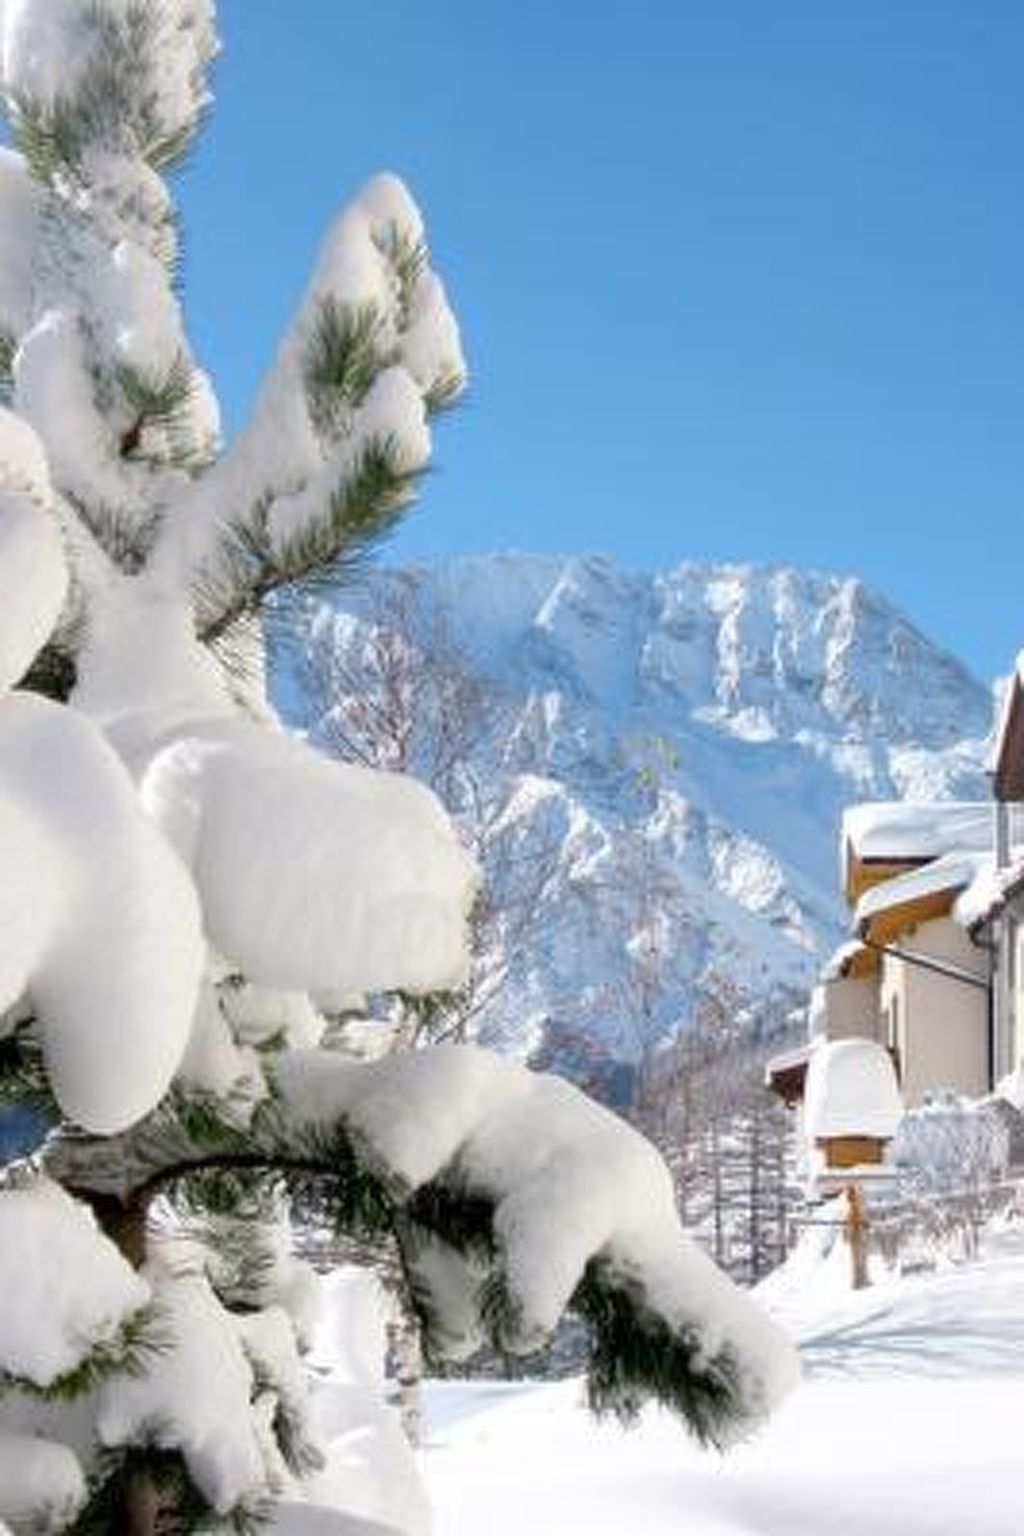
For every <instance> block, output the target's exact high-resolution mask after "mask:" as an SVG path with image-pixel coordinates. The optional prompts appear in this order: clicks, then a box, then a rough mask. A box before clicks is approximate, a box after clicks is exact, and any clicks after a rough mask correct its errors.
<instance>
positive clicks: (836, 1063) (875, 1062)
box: [804, 1039, 903, 1142]
mask: <svg viewBox="0 0 1024 1536" xmlns="http://www.w3.org/2000/svg"><path fill="white" fill-rule="evenodd" d="M902 1116H903V1101H902V1099H901V1098H900V1091H899V1088H898V1086H897V1083H896V1069H895V1068H894V1066H893V1064H892V1058H891V1057H890V1055H889V1053H888V1051H887V1050H886V1049H885V1047H884V1046H881V1045H879V1044H878V1043H877V1042H876V1041H874V1040H860V1039H849V1040H828V1041H826V1040H820V1041H819V1042H818V1043H817V1044H816V1045H815V1047H814V1050H813V1051H812V1052H811V1058H810V1062H809V1064H808V1067H807V1079H806V1082H805V1085H804V1124H805V1127H806V1133H807V1138H808V1140H809V1141H811V1142H816V1141H818V1140H820V1139H822V1138H824V1137H828V1136H878V1137H884V1138H889V1137H891V1136H892V1135H893V1134H894V1133H895V1131H896V1127H897V1125H898V1124H899V1122H900V1120H901V1118H902Z"/></svg>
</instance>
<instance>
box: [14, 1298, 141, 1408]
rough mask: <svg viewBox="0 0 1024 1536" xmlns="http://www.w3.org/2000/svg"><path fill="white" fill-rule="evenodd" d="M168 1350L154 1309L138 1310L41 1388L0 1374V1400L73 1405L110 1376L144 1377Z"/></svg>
mask: <svg viewBox="0 0 1024 1536" xmlns="http://www.w3.org/2000/svg"><path fill="white" fill-rule="evenodd" d="M169 1347H170V1341H169V1339H168V1338H167V1336H166V1335H165V1334H164V1333H162V1332H161V1328H160V1314H159V1311H158V1309H157V1308H156V1307H154V1306H148V1307H141V1308H140V1309H139V1311H138V1312H133V1313H132V1315H131V1317H128V1318H126V1319H125V1320H124V1322H123V1323H122V1324H121V1326H120V1327H119V1328H118V1330H117V1332H116V1334H115V1335H114V1337H113V1338H111V1339H108V1340H106V1341H105V1342H104V1343H102V1344H97V1345H96V1346H95V1348H93V1349H92V1350H90V1352H89V1353H88V1354H87V1355H86V1356H85V1358H84V1359H83V1360H81V1361H80V1362H79V1364H78V1365H76V1366H74V1367H73V1368H72V1369H71V1370H69V1371H65V1372H63V1374H62V1375H60V1376H58V1377H56V1378H55V1379H54V1380H53V1381H51V1382H50V1383H49V1384H48V1385H47V1386H45V1387H43V1386H40V1385H39V1383H38V1382H35V1381H33V1380H32V1379H31V1377H28V1376H16V1375H14V1374H12V1373H10V1372H7V1371H0V1397H2V1396H3V1395H4V1394H5V1393H7V1392H20V1393H23V1394H25V1395H26V1396H29V1397H34V1398H37V1399H39V1400H40V1401H42V1402H45V1403H68V1402H73V1401H74V1400H75V1399H77V1398H79V1397H81V1396H82V1395H83V1394H84V1393H86V1392H94V1391H95V1390H96V1389H97V1388H98V1387H100V1386H102V1385H103V1383H104V1382H105V1381H109V1379H110V1378H111V1377H112V1376H133V1377H138V1376H144V1375H145V1374H146V1371H147V1370H148V1369H149V1365H150V1362H151V1360H152V1359H153V1357H154V1355H159V1354H162V1353H163V1352H164V1351H165V1350H167V1349H168V1348H169Z"/></svg>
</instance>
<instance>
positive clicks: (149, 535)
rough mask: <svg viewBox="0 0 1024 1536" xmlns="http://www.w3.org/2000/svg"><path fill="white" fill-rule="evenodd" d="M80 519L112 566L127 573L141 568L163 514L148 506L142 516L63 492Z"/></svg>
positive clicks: (134, 573) (134, 572) (135, 512)
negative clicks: (88, 501)
mask: <svg viewBox="0 0 1024 1536" xmlns="http://www.w3.org/2000/svg"><path fill="white" fill-rule="evenodd" d="M65 496H66V498H67V501H68V503H69V504H70V506H72V507H73V508H74V511H75V514H76V516H77V517H78V520H79V522H80V523H81V524H82V525H83V527H85V528H86V529H87V530H88V531H89V533H90V534H91V535H92V537H93V538H94V539H95V541H96V543H97V544H98V545H99V547H100V549H102V550H103V552H104V554H106V555H107V556H108V557H109V559H110V560H111V561H112V563H113V564H114V565H116V566H117V568H118V569H119V570H121V571H124V572H125V573H126V574H127V575H129V576H134V575H136V574H137V573H138V572H139V571H141V570H142V568H143V566H144V565H145V563H146V561H147V559H148V558H149V554H150V551H151V550H152V548H153V543H154V541H155V539H156V536H157V533H158V532H159V529H160V524H161V521H162V514H161V512H160V511H159V510H158V509H156V508H150V509H149V510H148V511H147V512H146V513H145V515H140V513H139V512H137V511H135V510H129V509H128V508H125V507H115V506H110V505H109V504H107V503H105V502H96V503H93V504H91V505H87V504H86V502H84V501H83V500H82V499H81V497H80V496H75V495H73V494H71V493H70V492H65Z"/></svg>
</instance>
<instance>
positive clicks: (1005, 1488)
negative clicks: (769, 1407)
mask: <svg viewBox="0 0 1024 1536" xmlns="http://www.w3.org/2000/svg"><path fill="white" fill-rule="evenodd" d="M845 1284H846V1277H845V1254H844V1253H843V1252H842V1251H841V1250H840V1249H836V1250H835V1251H834V1252H833V1254H832V1255H831V1256H829V1257H828V1258H826V1259H825V1260H823V1261H822V1260H820V1259H818V1260H815V1259H812V1258H811V1257H810V1256H805V1261H804V1262H803V1263H801V1262H799V1261H798V1262H797V1263H796V1264H794V1265H792V1266H791V1267H790V1270H789V1272H788V1273H783V1274H780V1276H779V1277H778V1278H777V1279H775V1280H774V1281H773V1282H770V1283H769V1284H768V1285H767V1286H766V1287H765V1293H764V1294H765V1299H766V1301H768V1302H769V1304H770V1306H771V1309H772V1311H773V1312H774V1313H775V1314H776V1316H778V1317H779V1318H780V1319H781V1320H783V1321H784V1322H785V1323H786V1324H787V1326H789V1328H790V1329H791V1331H792V1332H793V1334H794V1336H795V1337H796V1338H797V1339H798V1340H799V1343H800V1347H801V1352H802V1354H803V1359H804V1381H803V1383H802V1385H801V1386H800V1387H799V1388H798V1389H797V1390H796V1392H795V1393H794V1394H793V1395H792V1396H791V1398H790V1399H789V1400H788V1401H787V1402H786V1403H785V1404H784V1406H783V1407H782V1409H781V1410H780V1411H779V1413H778V1414H777V1415H776V1417H775V1419H774V1421H773V1422H772V1424H771V1425H770V1427H769V1428H768V1429H767V1431H766V1432H765V1433H764V1434H762V1435H761V1436H760V1437H759V1438H758V1439H757V1440H756V1441H753V1442H752V1443H750V1444H748V1445H745V1446H743V1447H741V1448H740V1449H739V1450H737V1451H734V1452H732V1453H731V1454H729V1455H728V1456H725V1457H719V1456H717V1455H716V1454H714V1453H710V1454H709V1453H704V1452H701V1451H699V1450H697V1449H696V1448H694V1447H693V1446H691V1445H690V1444H689V1443H688V1442H687V1441H685V1440H684V1439H683V1437H682V1435H681V1432H680V1430H679V1428H678V1426H677V1424H676V1423H675V1421H673V1420H671V1419H670V1418H668V1417H667V1416H664V1415H660V1414H656V1413H651V1414H648V1415H647V1416H645V1418H644V1419H643V1421H642V1423H641V1424H640V1425H639V1426H638V1427H637V1428H635V1429H634V1430H632V1431H624V1430H622V1429H620V1428H619V1427H618V1426H617V1425H615V1424H614V1423H599V1424H596V1423H594V1422H593V1421H592V1420H591V1419H590V1418H589V1417H588V1415H587V1414H586V1412H585V1410H584V1408H583V1406H582V1398H581V1389H580V1386H579V1384H578V1383H576V1382H560V1383H554V1384H552V1383H545V1384H537V1383H516V1384H509V1385H506V1384H494V1383H475V1384H469V1385H467V1384H463V1383H439V1384H435V1385H434V1386H433V1387H432V1388H431V1390H430V1404H429V1406H430V1422H431V1434H430V1442H429V1445H428V1448H427V1450H426V1453H425V1455H424V1466H425V1471H426V1476H427V1481H428V1485H429V1489H430V1493H431V1497H432V1500H433V1503H434V1507H435V1515H436V1536H470V1533H472V1536H480V1533H481V1532H486V1533H487V1536H575V1533H579V1536H634V1533H635V1536H679V1533H680V1532H683V1531H685V1532H686V1533H687V1536H1019V1533H1020V1532H1021V1531H1022V1530H1024V1471H1022V1468H1024V1227H1022V1226H1016V1227H1008V1228H1006V1229H1005V1230H1002V1231H996V1232H994V1233H992V1234H990V1235H989V1236H988V1238H987V1239H986V1242H985V1245H984V1251H983V1254H982V1257H981V1258H980V1259H978V1260H977V1261H974V1262H971V1263H967V1264H961V1265H956V1266H952V1265H950V1266H946V1267H944V1268H939V1269H937V1270H935V1271H933V1272H930V1273H925V1274H919V1275H915V1276H912V1277H905V1278H902V1279H889V1280H883V1281H882V1282H881V1283H879V1284H876V1285H875V1286H873V1287H872V1288H871V1289H869V1290H867V1291H862V1292H859V1293H852V1292H850V1291H848V1290H845V1288H844V1287H845Z"/></svg>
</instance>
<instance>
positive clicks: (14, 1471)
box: [0, 1430, 87, 1536]
mask: <svg viewBox="0 0 1024 1536" xmlns="http://www.w3.org/2000/svg"><path fill="white" fill-rule="evenodd" d="M86 1497H87V1489H86V1482H85V1474H84V1472H83V1471H82V1468H81V1466H80V1465H79V1462H78V1458H77V1457H76V1456H75V1455H74V1453H73V1452H72V1451H70V1450H69V1449H68V1447H67V1446H66V1445H59V1444H57V1443H56V1442H55V1441H53V1440H43V1439H40V1438H39V1437H38V1436H37V1435H12V1434H8V1433H6V1431H2V1430H0V1536H13V1533H12V1527H13V1530H15V1531H18V1532H21V1531H41V1532H48V1531H53V1532H57V1531H63V1530H66V1529H67V1527H68V1526H69V1525H70V1523H71V1521H72V1520H73V1519H74V1518H75V1516H76V1515H77V1514H78V1513H79V1511H80V1510H81V1508H82V1506H83V1505H84V1504H85V1501H86ZM5 1520H9V1521H10V1522H11V1526H10V1527H9V1526H7V1525H5V1524H4V1521H5Z"/></svg>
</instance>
